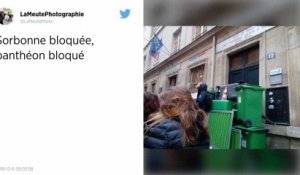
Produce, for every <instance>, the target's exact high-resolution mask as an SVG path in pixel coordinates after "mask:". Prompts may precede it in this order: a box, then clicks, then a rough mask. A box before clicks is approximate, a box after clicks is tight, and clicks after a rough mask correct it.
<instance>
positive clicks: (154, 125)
mask: <svg viewBox="0 0 300 175" xmlns="http://www.w3.org/2000/svg"><path fill="white" fill-rule="evenodd" d="M209 100H210V99H209V97H208V93H207V85H206V84H204V83H203V84H201V85H199V87H198V94H197V99H196V101H195V100H194V99H193V98H192V95H191V92H190V91H189V90H188V89H186V88H180V87H175V86H173V87H170V88H168V89H166V90H165V91H164V92H162V94H161V95H160V96H159V97H158V96H157V95H156V94H153V93H150V92H144V147H145V148H153V149H182V148H185V149H186V148H199V149H208V148H209V132H208V127H207V123H208V122H207V121H208V120H207V114H206V113H207V112H208V111H209V109H210V107H209V102H208V101H209Z"/></svg>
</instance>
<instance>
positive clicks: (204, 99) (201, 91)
mask: <svg viewBox="0 0 300 175" xmlns="http://www.w3.org/2000/svg"><path fill="white" fill-rule="evenodd" d="M211 101H212V99H211V98H210V94H209V93H208V92H207V85H206V84H205V83H202V84H200V86H199V88H198V93H197V99H196V102H197V104H198V107H199V108H201V109H203V110H204V111H205V112H206V113H207V112H209V111H210V108H211Z"/></svg>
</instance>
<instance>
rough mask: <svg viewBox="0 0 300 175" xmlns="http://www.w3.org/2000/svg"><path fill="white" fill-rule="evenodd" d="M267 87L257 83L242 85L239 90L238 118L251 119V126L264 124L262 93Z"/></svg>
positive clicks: (237, 88)
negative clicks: (256, 84)
mask: <svg viewBox="0 0 300 175" xmlns="http://www.w3.org/2000/svg"><path fill="white" fill-rule="evenodd" d="M264 90H265V88H263V87H261V86H255V85H249V84H246V85H240V86H238V87H236V91H237V119H240V120H242V121H246V120H248V121H251V126H256V127H261V126H262V121H261V120H262V113H263V110H262V94H263V91H264Z"/></svg>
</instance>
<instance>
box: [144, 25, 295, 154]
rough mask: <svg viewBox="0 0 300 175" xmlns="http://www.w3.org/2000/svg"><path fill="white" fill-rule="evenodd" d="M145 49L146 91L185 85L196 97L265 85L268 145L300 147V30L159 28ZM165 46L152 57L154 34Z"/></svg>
mask: <svg viewBox="0 0 300 175" xmlns="http://www.w3.org/2000/svg"><path fill="white" fill-rule="evenodd" d="M149 28H151V29H154V30H153V32H152V34H151V35H150V37H149V39H148V41H149V42H148V43H146V44H145V47H144V90H145V91H152V92H154V93H157V94H159V93H161V92H162V91H163V90H164V89H166V88H167V87H169V86H174V85H175V86H182V87H186V88H188V89H190V91H191V93H192V95H193V96H194V97H195V95H196V84H197V83H198V82H206V83H207V85H208V87H209V88H215V87H216V86H217V85H226V84H230V83H236V82H238V81H240V80H244V81H246V82H247V83H250V84H257V85H260V86H263V87H265V88H266V89H267V90H266V91H265V93H264V94H265V95H264V97H263V109H264V116H265V118H264V121H263V122H264V127H265V128H267V129H269V133H268V139H267V140H268V147H269V148H280V149H298V148H300V88H299V86H300V27H296V26H240V27H220V26H170V27H168V26H165V27H164V26H155V27H149ZM154 33H155V34H156V35H157V36H158V38H160V39H162V43H163V44H164V46H163V47H162V48H161V49H160V50H159V54H158V56H157V57H156V58H153V57H152V56H151V54H149V49H150V46H151V42H150V41H151V36H153V34H154Z"/></svg>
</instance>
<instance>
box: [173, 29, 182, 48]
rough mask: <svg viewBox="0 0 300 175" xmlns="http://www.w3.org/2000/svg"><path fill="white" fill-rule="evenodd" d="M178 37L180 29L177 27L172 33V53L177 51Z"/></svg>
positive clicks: (178, 46)
mask: <svg viewBox="0 0 300 175" xmlns="http://www.w3.org/2000/svg"><path fill="white" fill-rule="evenodd" d="M180 37H181V29H179V30H178V31H176V32H175V33H174V34H173V47H172V48H173V53H175V52H177V51H178V50H179V49H180Z"/></svg>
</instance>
